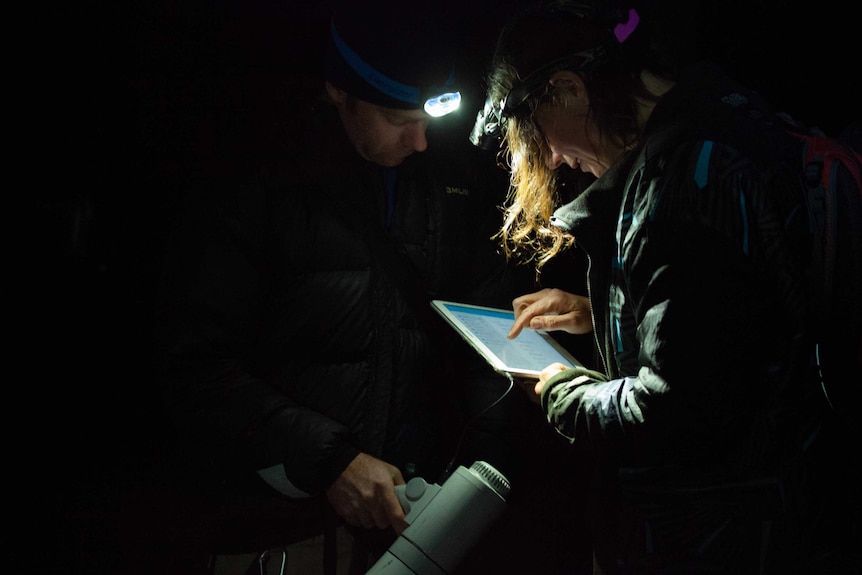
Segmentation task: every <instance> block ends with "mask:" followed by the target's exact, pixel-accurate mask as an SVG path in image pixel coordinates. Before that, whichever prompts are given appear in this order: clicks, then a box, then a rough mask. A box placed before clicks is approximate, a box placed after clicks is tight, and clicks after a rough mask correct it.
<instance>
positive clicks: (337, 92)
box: [326, 80, 347, 104]
mask: <svg viewBox="0 0 862 575" xmlns="http://www.w3.org/2000/svg"><path fill="white" fill-rule="evenodd" d="M326 94H327V95H328V96H329V99H330V100H332V101H333V102H334V103H336V104H343V103H344V100H345V99H347V92H345V91H344V90H342V89H341V88H338V87H336V86H334V85H332V83H331V82H329V80H327V81H326Z"/></svg>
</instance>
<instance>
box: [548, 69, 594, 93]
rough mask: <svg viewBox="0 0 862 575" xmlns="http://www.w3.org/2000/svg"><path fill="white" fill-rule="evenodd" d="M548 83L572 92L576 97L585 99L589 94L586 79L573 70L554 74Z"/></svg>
mask: <svg viewBox="0 0 862 575" xmlns="http://www.w3.org/2000/svg"><path fill="white" fill-rule="evenodd" d="M548 83H549V84H550V85H551V86H554V87H555V88H566V89H568V90H571V92H572V93H573V94H574V95H575V97H584V96H586V93H587V90H586V85H585V84H584V79H583V78H581V77H580V76H579V75H578V74H575V73H574V72H572V71H571V70H558V71H556V72H554V73H553V74H551V77H550V78H548Z"/></svg>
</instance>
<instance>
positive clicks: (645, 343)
mask: <svg viewBox="0 0 862 575" xmlns="http://www.w3.org/2000/svg"><path fill="white" fill-rule="evenodd" d="M770 118H772V115H771V112H770V111H769V110H768V109H767V108H766V107H765V106H764V105H763V104H762V102H760V99H759V98H758V96H757V95H756V94H754V93H752V92H751V91H748V90H745V89H743V88H742V87H740V86H738V85H735V84H734V83H733V82H731V81H730V80H728V79H727V78H725V77H724V76H723V75H722V74H721V73H720V72H719V71H718V70H716V69H714V68H713V67H711V66H709V65H702V66H698V67H695V68H694V69H692V70H691V71H690V72H689V73H688V75H686V76H685V77H683V78H682V79H681V81H680V82H678V83H677V84H676V85H675V87H674V88H673V89H672V90H671V91H670V92H668V93H667V94H666V95H665V96H664V97H663V98H662V100H661V101H660V102H659V104H658V105H657V107H656V108H655V110H654V112H653V114H652V116H651V117H650V120H649V122H648V125H647V126H646V130H645V134H644V136H643V138H642V141H641V145H640V146H639V147H638V148H637V149H635V150H633V151H632V152H630V153H629V154H628V155H627V156H626V157H625V158H624V159H623V160H622V161H621V162H619V163H618V164H617V165H615V166H614V167H613V168H612V169H611V170H610V171H608V172H607V173H606V174H604V175H603V177H601V178H599V179H598V180H597V181H596V182H595V184H594V185H593V186H591V187H590V188H589V189H587V190H586V191H585V192H584V194H582V195H581V196H579V197H578V198H576V199H575V200H574V201H573V202H571V203H570V204H568V205H566V206H564V207H562V208H560V209H559V210H557V212H556V213H555V216H554V222H555V223H556V224H557V225H559V226H561V227H563V228H564V229H567V230H568V231H570V232H571V233H573V234H574V235H575V237H576V238H577V243H578V245H579V246H580V247H581V248H583V249H584V250H585V251H586V252H587V254H588V260H589V273H588V276H589V278H588V285H589V296H590V299H591V303H592V310H593V316H594V322H593V323H594V327H595V337H596V345H597V349H598V350H599V354H598V357H597V358H596V364H595V365H596V367H597V368H598V370H599V371H598V372H596V371H587V370H573V371H570V372H565V373H563V374H560V375H559V376H557V377H555V378H554V379H552V380H550V381H549V382H548V385H547V386H546V387H545V390H544V391H543V396H542V405H543V408H544V409H545V411H546V414H547V417H548V419H549V421H550V422H551V423H552V425H553V426H554V427H555V428H556V429H557V430H558V431H559V432H560V433H561V434H563V435H564V436H566V437H568V438H569V439H570V440H571V441H572V442H573V444H575V445H578V444H580V445H582V446H584V447H585V448H586V449H587V451H589V452H590V453H591V454H592V455H594V456H595V458H596V468H597V469H598V470H599V471H598V473H599V474H600V477H601V479H600V480H599V481H598V482H597V484H596V485H597V486H598V492H597V494H595V495H593V496H592V497H593V503H595V504H596V506H597V508H598V512H597V513H596V519H595V520H596V531H595V532H596V533H597V540H598V543H597V553H598V556H599V557H600V558H601V560H600V563H602V565H603V567H604V568H605V569H606V571H607V572H608V573H617V572H619V573H642V572H649V573H664V572H686V573H698V572H705V571H708V572H716V573H758V572H764V571H761V570H762V569H763V570H765V572H794V570H801V572H820V571H811V569H819V568H822V567H823V566H825V565H827V564H828V563H818V562H817V561H819V560H822V557H823V556H822V555H821V554H820V552H821V550H820V549H818V548H817V546H818V545H820V544H821V543H823V541H822V540H820V541H819V542H817V543H814V541H815V540H818V538H820V537H822V538H823V539H826V540H828V538H829V536H825V535H824V533H825V531H823V532H821V531H820V530H821V529H823V528H824V523H826V524H828V521H826V522H824V521H823V517H824V515H823V509H824V507H823V505H824V502H823V501H822V500H820V497H821V496H822V493H821V492H820V491H819V490H820V489H822V488H823V487H824V486H825V485H828V483H827V481H828V480H829V479H828V477H827V475H825V471H824V472H823V474H821V475H818V473H820V472H819V471H816V470H817V469H820V468H819V467H818V466H819V465H820V463H821V462H818V463H815V460H817V459H818V457H820V456H819V455H818V454H819V453H821V450H822V449H824V448H823V447H822V446H823V445H828V442H829V441H830V439H826V438H825V436H826V431H825V425H826V424H825V423H824V416H825V414H826V409H825V406H826V404H825V402H824V399H823V396H822V394H820V393H819V391H818V388H817V378H816V377H815V373H814V371H813V370H812V368H811V356H812V353H811V352H812V345H811V337H810V329H809V325H810V324H809V321H810V315H809V311H808V301H807V294H806V285H807V284H806V282H807V278H806V277H805V273H804V270H805V257H806V255H805V254H807V249H808V248H807V245H808V244H807V242H808V235H807V227H806V225H807V221H806V219H805V210H804V206H803V204H802V203H801V202H802V201H803V188H802V184H801V181H800V174H799V171H800V170H799V168H798V158H799V157H800V151H799V148H798V144H797V143H796V142H794V141H793V140H792V139H791V138H790V137H788V136H787V135H786V134H785V133H784V132H783V130H782V129H780V128H779V127H778V124H774V123H772V122H771V121H770ZM833 479H834V476H833ZM818 482H819V483H818ZM770 526H773V531H772V533H773V535H772V536H770V535H769V528H770ZM761 533H762V534H763V537H762V538H761ZM775 549H777V551H775V553H776V555H774V556H773V555H771V553H773V551H774V550H775ZM815 549H816V550H815ZM761 553H764V555H762V556H761ZM673 569H682V571H673ZM824 572H825V571H824Z"/></svg>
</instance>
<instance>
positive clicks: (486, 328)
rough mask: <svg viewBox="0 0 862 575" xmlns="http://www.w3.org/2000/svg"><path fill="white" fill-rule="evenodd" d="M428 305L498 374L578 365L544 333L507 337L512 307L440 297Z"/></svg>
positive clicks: (533, 374)
mask: <svg viewBox="0 0 862 575" xmlns="http://www.w3.org/2000/svg"><path fill="white" fill-rule="evenodd" d="M431 305H432V307H433V308H434V309H435V310H437V312H438V313H439V314H440V315H442V316H443V317H444V318H445V319H446V321H447V322H448V323H449V325H451V326H452V327H453V328H455V329H456V330H457V331H458V333H459V334H461V336H462V337H463V338H464V339H465V340H467V342H468V343H469V344H470V345H472V346H473V348H474V349H475V350H476V351H477V352H479V353H480V354H481V355H482V356H483V357H484V358H485V359H486V360H487V361H488V363H490V364H491V366H492V367H493V368H494V369H495V370H497V371H499V372H501V373H510V374H512V375H514V376H518V377H538V375H539V372H540V371H542V370H543V369H544V368H545V367H547V366H548V365H550V364H552V363H556V362H559V363H562V364H565V365H569V366H572V367H574V366H579V365H581V363H580V362H579V361H578V360H577V359H575V358H574V357H573V356H572V355H571V354H569V353H568V352H567V351H566V350H565V348H563V346H561V345H560V344H559V343H557V341H556V340H554V338H553V337H551V336H550V335H549V334H548V333H546V332H540V331H534V330H531V329H524V330H523V331H521V333H520V334H519V335H518V337H516V338H515V339H507V338H506V334H508V333H509V330H510V329H511V328H512V324H513V323H514V321H515V313H514V312H513V311H512V310H505V309H497V308H491V307H482V306H476V305H470V304H463V303H457V302H450V301H443V300H433V301H432V302H431Z"/></svg>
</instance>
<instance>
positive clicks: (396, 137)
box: [326, 83, 430, 167]
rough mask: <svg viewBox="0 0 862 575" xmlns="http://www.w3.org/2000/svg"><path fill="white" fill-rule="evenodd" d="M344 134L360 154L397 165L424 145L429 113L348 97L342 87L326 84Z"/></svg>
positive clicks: (388, 164)
mask: <svg viewBox="0 0 862 575" xmlns="http://www.w3.org/2000/svg"><path fill="white" fill-rule="evenodd" d="M326 89H327V92H328V93H329V96H330V97H331V98H332V100H333V101H334V102H335V105H336V107H337V108H338V114H339V116H340V117H341V123H342V124H343V125H344V130H345V131H346V132H347V136H348V137H349V138H350V141H351V142H352V143H353V146H354V147H355V148H356V151H357V152H359V155H361V156H362V157H363V158H365V159H366V160H368V161H369V162H373V163H375V164H378V165H380V166H387V167H391V166H397V165H398V164H400V163H401V162H403V161H404V160H405V158H407V156H409V155H410V154H412V153H413V152H423V151H425V149H426V148H427V147H428V141H427V140H426V139H425V130H426V129H427V128H428V121H429V120H430V116H429V115H428V114H426V113H425V112H424V111H422V110H396V109H393V108H383V107H380V106H375V105H374V104H369V103H368V102H365V101H363V100H356V99H352V100H351V99H349V98H348V96H347V94H346V93H345V92H344V90H340V89H338V88H335V87H334V86H332V85H331V84H329V83H327V85H326Z"/></svg>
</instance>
